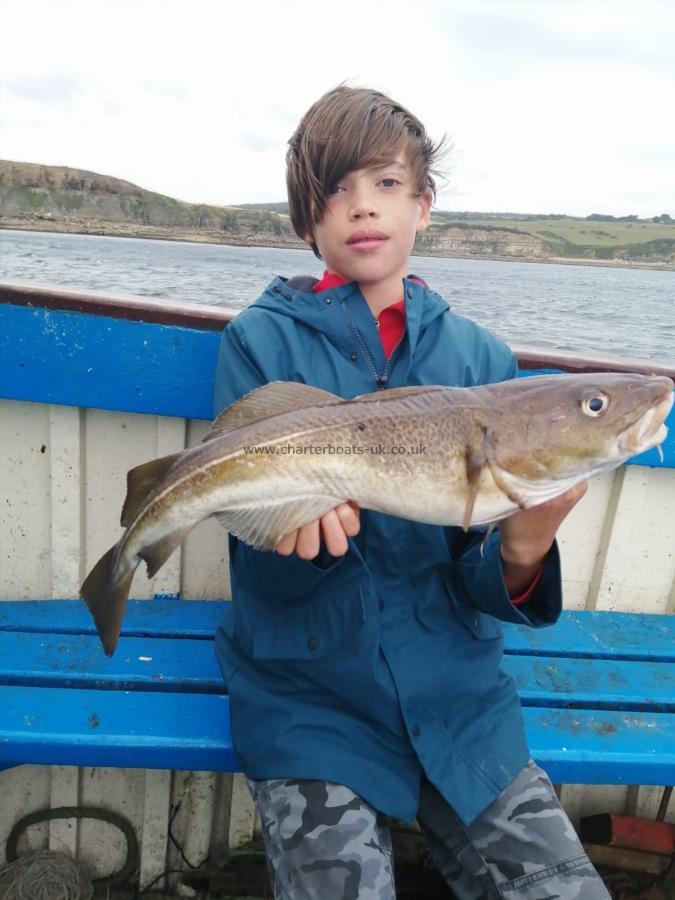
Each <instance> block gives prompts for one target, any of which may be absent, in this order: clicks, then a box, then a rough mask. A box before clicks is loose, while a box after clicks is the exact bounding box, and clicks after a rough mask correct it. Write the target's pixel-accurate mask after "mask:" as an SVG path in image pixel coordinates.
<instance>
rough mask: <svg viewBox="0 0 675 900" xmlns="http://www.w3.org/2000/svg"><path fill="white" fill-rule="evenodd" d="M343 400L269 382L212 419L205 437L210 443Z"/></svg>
mask: <svg viewBox="0 0 675 900" xmlns="http://www.w3.org/2000/svg"><path fill="white" fill-rule="evenodd" d="M344 402H345V401H344V400H343V399H342V397H338V396H337V394H331V393H330V392H329V391H323V390H321V388H315V387H312V386H311V385H309V384H301V383H300V382H295V381H270V383H269V384H264V385H263V386H262V387H259V388H256V389H255V390H253V391H251V392H250V393H248V394H246V395H245V396H244V397H242V398H241V400H237V401H236V402H235V403H233V404H232V405H231V406H228V407H227V409H224V410H223V411H222V412H221V413H220V415H219V416H217V418H215V419H214V420H213V423H212V425H211V429H210V431H209V432H208V434H207V435H206V437H205V438H204V441H210V440H212V439H213V438H215V437H220V436H221V435H223V434H226V433H227V432H228V431H234V430H235V429H237V428H244V427H245V426H246V425H254V424H255V423H256V422H261V421H263V419H269V418H271V416H279V415H281V414H282V413H287V412H293V411H294V410H296V409H304V408H305V407H307V406H325V405H326V404H328V403H344Z"/></svg>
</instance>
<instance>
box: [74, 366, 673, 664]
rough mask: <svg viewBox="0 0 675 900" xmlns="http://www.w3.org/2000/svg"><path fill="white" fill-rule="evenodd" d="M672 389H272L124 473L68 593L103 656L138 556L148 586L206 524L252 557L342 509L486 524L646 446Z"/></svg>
mask: <svg viewBox="0 0 675 900" xmlns="http://www.w3.org/2000/svg"><path fill="white" fill-rule="evenodd" d="M672 390H673V382H672V381H671V380H670V379H669V378H665V377H658V376H644V375H632V374H601V375H542V376H535V377H530V378H520V379H515V380H513V381H507V382H502V383H499V384H489V385H482V386H479V387H472V388H449V387H442V386H415V387H404V388H394V389H391V390H383V391H378V392H377V393H374V394H365V395H363V396H360V397H356V398H354V399H352V400H343V399H342V398H340V397H337V396H335V395H334V394H331V393H328V392H327V391H324V390H320V389H318V388H315V387H309V386H307V385H304V384H299V383H295V382H283V381H278V382H271V383H269V384H267V385H265V386H263V387H261V388H258V389H256V390H254V391H252V392H251V393H249V394H247V395H246V396H245V397H243V398H242V399H241V400H239V401H237V402H236V403H234V404H233V405H232V406H230V407H229V408H228V409H226V410H224V412H222V413H221V414H220V415H219V416H218V417H217V418H216V419H215V421H214V422H213V425H212V427H211V430H210V431H209V433H208V434H207V436H206V437H205V438H204V441H203V442H202V443H201V444H200V445H199V446H197V447H194V448H192V449H189V450H185V451H184V452H181V453H176V454H174V455H172V456H166V457H164V458H162V459H157V460H154V461H152V462H148V463H145V464H144V465H141V466H138V467H137V468H135V469H132V470H131V471H130V472H129V474H128V478H127V497H126V501H125V503H124V507H123V509H122V517H121V524H122V526H123V527H124V528H125V529H126V530H125V531H124V533H123V534H122V536H121V537H120V539H119V541H118V542H117V543H116V544H115V545H114V546H113V547H112V548H111V549H110V550H109V551H108V552H107V553H106V554H105V555H104V556H103V557H102V558H101V559H100V560H99V562H98V563H97V564H96V565H95V566H94V568H93V569H92V571H91V572H90V574H89V576H88V577H87V579H86V580H85V582H84V584H83V585H82V589H81V596H82V598H83V599H84V601H85V602H86V604H87V606H88V607H89V610H90V611H91V613H92V616H93V618H94V621H95V623H96V627H97V629H98V633H99V636H100V638H101V642H102V644H103V648H104V650H105V652H106V654H107V655H109V656H111V655H112V654H113V652H114V650H115V647H116V645H117V640H118V637H119V633H120V629H121V625H122V617H123V615H124V608H125V604H126V601H127V597H128V594H129V589H130V586H131V580H132V577H133V575H134V572H135V571H136V568H137V567H138V565H139V564H140V562H141V560H143V561H145V563H146V565H147V572H148V577H150V578H151V577H153V576H154V575H155V573H156V572H157V571H158V570H159V569H160V568H161V566H162V565H163V564H164V563H165V562H166V560H167V559H168V558H169V556H170V555H171V554H172V552H173V551H174V550H175V548H176V547H178V545H179V544H181V543H182V541H183V540H184V539H185V537H186V536H187V534H188V533H189V532H190V531H191V530H192V529H193V528H194V527H195V525H197V524H198V523H199V522H201V521H202V520H203V519H206V518H208V517H209V516H217V517H218V519H220V521H221V522H222V524H223V525H224V526H225V527H226V528H227V530H228V531H229V532H231V533H232V534H234V535H235V536H236V537H238V538H240V539H241V540H243V541H245V542H246V543H247V544H250V545H251V546H252V547H255V548H257V549H259V550H273V549H274V547H275V546H276V545H277V543H278V542H279V541H280V539H281V538H282V537H283V536H284V535H285V534H287V533H288V532H290V531H292V530H293V529H295V528H298V527H300V526H302V525H305V524H307V523H308V522H311V521H312V520H313V519H316V518H318V517H319V516H322V515H324V514H325V513H326V512H328V511H329V510H330V509H332V508H333V507H335V506H337V505H339V504H340V503H344V502H345V501H347V500H351V501H354V502H356V503H357V504H358V505H359V506H360V507H363V508H365V509H371V510H376V511H377V512H381V513H388V514H389V515H394V516H403V517H405V518H408V519H413V520H415V521H418V522H424V523H429V524H436V525H461V526H462V527H463V528H464V529H468V528H469V527H470V526H472V525H481V524H486V523H494V522H497V521H499V520H500V519H502V518H504V517H505V516H508V515H510V514H511V513H513V512H514V511H516V510H518V509H525V508H528V507H532V506H536V505H537V504H540V503H544V502H545V501H547V500H551V499H552V498H554V497H556V496H558V495H559V494H562V493H563V492H564V491H566V490H567V489H568V488H570V487H572V486H573V485H575V484H577V483H578V482H579V481H581V480H583V479H585V478H588V477H590V476H593V475H597V474H599V473H601V472H607V471H609V470H611V469H613V468H615V467H616V466H619V465H620V464H621V463H622V462H624V461H625V460H626V459H627V458H628V457H630V456H633V455H634V454H636V453H641V452H642V451H644V450H647V449H650V448H651V447H655V446H657V445H659V444H660V443H661V442H662V441H663V440H664V438H665V437H666V435H667V433H668V430H667V428H666V427H665V425H664V420H665V418H666V416H667V415H668V412H669V410H670V408H671V406H672V403H673V395H672ZM659 449H660V448H659Z"/></svg>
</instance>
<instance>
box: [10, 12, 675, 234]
mask: <svg viewBox="0 0 675 900" xmlns="http://www.w3.org/2000/svg"><path fill="white" fill-rule="evenodd" d="M673 48H675V0H640V2H632V0H625V2H622V0H563V2H557V0H531V2H530V0H526V2H511V0H472V2H464V0H447V2H446V0H414V2H408V0H338V2H333V0H308V2H306V0H272V2H268V0H247V2H238V0H189V2H183V0H159V2H156V0H112V2H108V0H46V2H43V0H18V2H17V0H0V156H2V158H3V159H11V160H19V161H22V162H34V163H43V164H48V165H66V166H72V167H74V168H81V169H88V170H90V171H94V172H99V173H103V174H106V175H113V176H115V177H118V178H123V179H125V180H127V181H131V182H133V183H134V184H138V185H140V186H141V187H144V188H147V189H149V190H153V191H158V192H160V193H163V194H168V195H170V196H173V197H176V198H178V199H180V200H186V201H189V202H194V203H210V204H218V205H228V204H238V203H255V202H272V201H279V200H284V199H285V198H286V189H285V177H284V170H285V162H284V160H285V153H286V144H287V141H288V138H289V137H290V135H291V133H292V132H293V130H294V128H295V126H296V124H297V122H298V120H299V119H300V117H301V116H302V114H303V113H304V112H305V110H306V109H307V108H308V107H309V106H310V104H311V103H312V102H314V100H316V99H317V98H318V97H319V96H321V94H323V93H324V92H325V91H327V90H330V89H331V88H333V87H335V86H336V85H337V84H339V83H341V82H347V83H348V84H349V85H352V86H354V87H364V86H367V87H373V88H376V89H378V90H381V91H384V92H385V93H387V94H389V95H390V96H392V97H394V98H395V99H396V100H397V101H398V102H400V103H402V104H403V105H405V106H407V107H408V108H409V109H410V110H411V111H412V112H413V113H415V115H417V116H418V117H419V118H420V119H421V120H422V121H423V122H424V123H425V125H426V128H427V130H428V131H429V132H430V134H431V135H432V137H434V138H439V137H441V136H442V135H444V134H445V135H447V137H448V139H449V141H450V142H451V144H452V151H451V153H450V154H449V156H448V157H447V159H446V164H445V170H446V180H445V183H444V184H443V186H442V189H441V190H440V191H439V194H438V199H437V204H436V205H437V207H438V208H439V209H446V210H456V211H457V210H470V211H477V212H522V213H564V214H568V215H580V216H586V215H589V214H591V213H605V214H610V215H616V216H621V215H631V214H632V215H638V216H640V217H651V216H654V215H659V214H661V213H664V212H667V213H669V214H670V215H673V216H675V50H674V49H673Z"/></svg>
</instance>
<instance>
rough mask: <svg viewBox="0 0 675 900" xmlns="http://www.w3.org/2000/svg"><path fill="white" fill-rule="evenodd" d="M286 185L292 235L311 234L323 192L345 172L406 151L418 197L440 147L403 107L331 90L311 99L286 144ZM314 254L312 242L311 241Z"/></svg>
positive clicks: (360, 92) (369, 93) (376, 96)
mask: <svg viewBox="0 0 675 900" xmlns="http://www.w3.org/2000/svg"><path fill="white" fill-rule="evenodd" d="M288 144H289V149H288V153H287V154H286V184H287V187H288V211H289V213H290V217H291V224H292V225H293V228H294V230H295V232H296V234H297V235H298V236H299V237H301V238H304V237H305V235H307V234H313V233H314V226H315V225H316V224H318V223H319V222H320V221H321V219H322V217H323V213H324V210H325V207H326V197H327V195H328V192H329V191H330V190H331V189H332V188H333V187H334V186H335V185H336V184H337V183H338V182H339V181H340V179H341V178H343V177H344V176H345V175H346V174H347V172H353V171H355V170H357V169H365V168H368V167H371V166H378V165H386V164H387V163H389V162H391V161H392V160H393V159H394V158H395V157H396V155H397V154H398V153H400V152H402V151H407V155H408V160H409V163H410V165H411V166H412V170H413V177H414V179H415V188H416V193H417V195H418V196H421V195H422V194H423V193H424V192H425V191H426V190H431V192H432V194H433V196H434V199H435V198H436V182H435V181H434V178H433V175H440V174H441V173H440V172H439V171H438V170H437V169H436V168H435V165H436V163H437V162H438V161H439V159H440V158H441V156H442V154H443V152H444V149H445V138H442V139H441V140H440V141H438V143H436V144H434V143H433V142H432V141H431V139H430V138H429V136H428V135H427V132H426V130H425V128H424V125H422V123H421V122H420V121H419V119H417V118H416V117H415V116H413V115H412V113H410V112H408V110H407V109H405V107H403V106H401V105H400V104H399V103H395V102H394V101H393V100H391V99H390V98H389V97H387V96H386V95H385V94H381V93H379V91H373V90H369V89H368V88H349V87H346V86H344V85H340V86H339V87H336V88H334V89H333V90H332V91H329V92H328V93H327V94H324V96H323V97H321V98H320V99H319V100H317V101H316V103H314V104H313V105H312V106H311V107H310V108H309V109H308V110H307V112H306V113H305V115H304V116H303V117H302V119H301V120H300V124H299V125H298V127H297V128H296V130H295V133H294V134H293V136H292V137H291V139H290V141H289V142H288ZM311 247H312V250H313V251H314V253H315V255H316V256H318V257H319V258H321V257H320V254H319V251H318V248H317V246H316V244H314V243H312V244H311Z"/></svg>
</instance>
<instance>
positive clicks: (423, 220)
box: [415, 190, 434, 234]
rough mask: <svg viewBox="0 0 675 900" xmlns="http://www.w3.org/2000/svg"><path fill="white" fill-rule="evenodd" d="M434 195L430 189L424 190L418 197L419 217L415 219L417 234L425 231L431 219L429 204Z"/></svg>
mask: <svg viewBox="0 0 675 900" xmlns="http://www.w3.org/2000/svg"><path fill="white" fill-rule="evenodd" d="M433 199H434V195H433V194H432V193H431V191H430V190H426V191H425V192H424V193H423V194H422V195H421V196H420V198H419V204H420V212H419V218H418V219H417V228H416V229H415V231H416V233H417V234H420V233H421V232H422V231H426V230H427V228H428V226H429V222H430V220H431V204H432V203H433Z"/></svg>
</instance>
